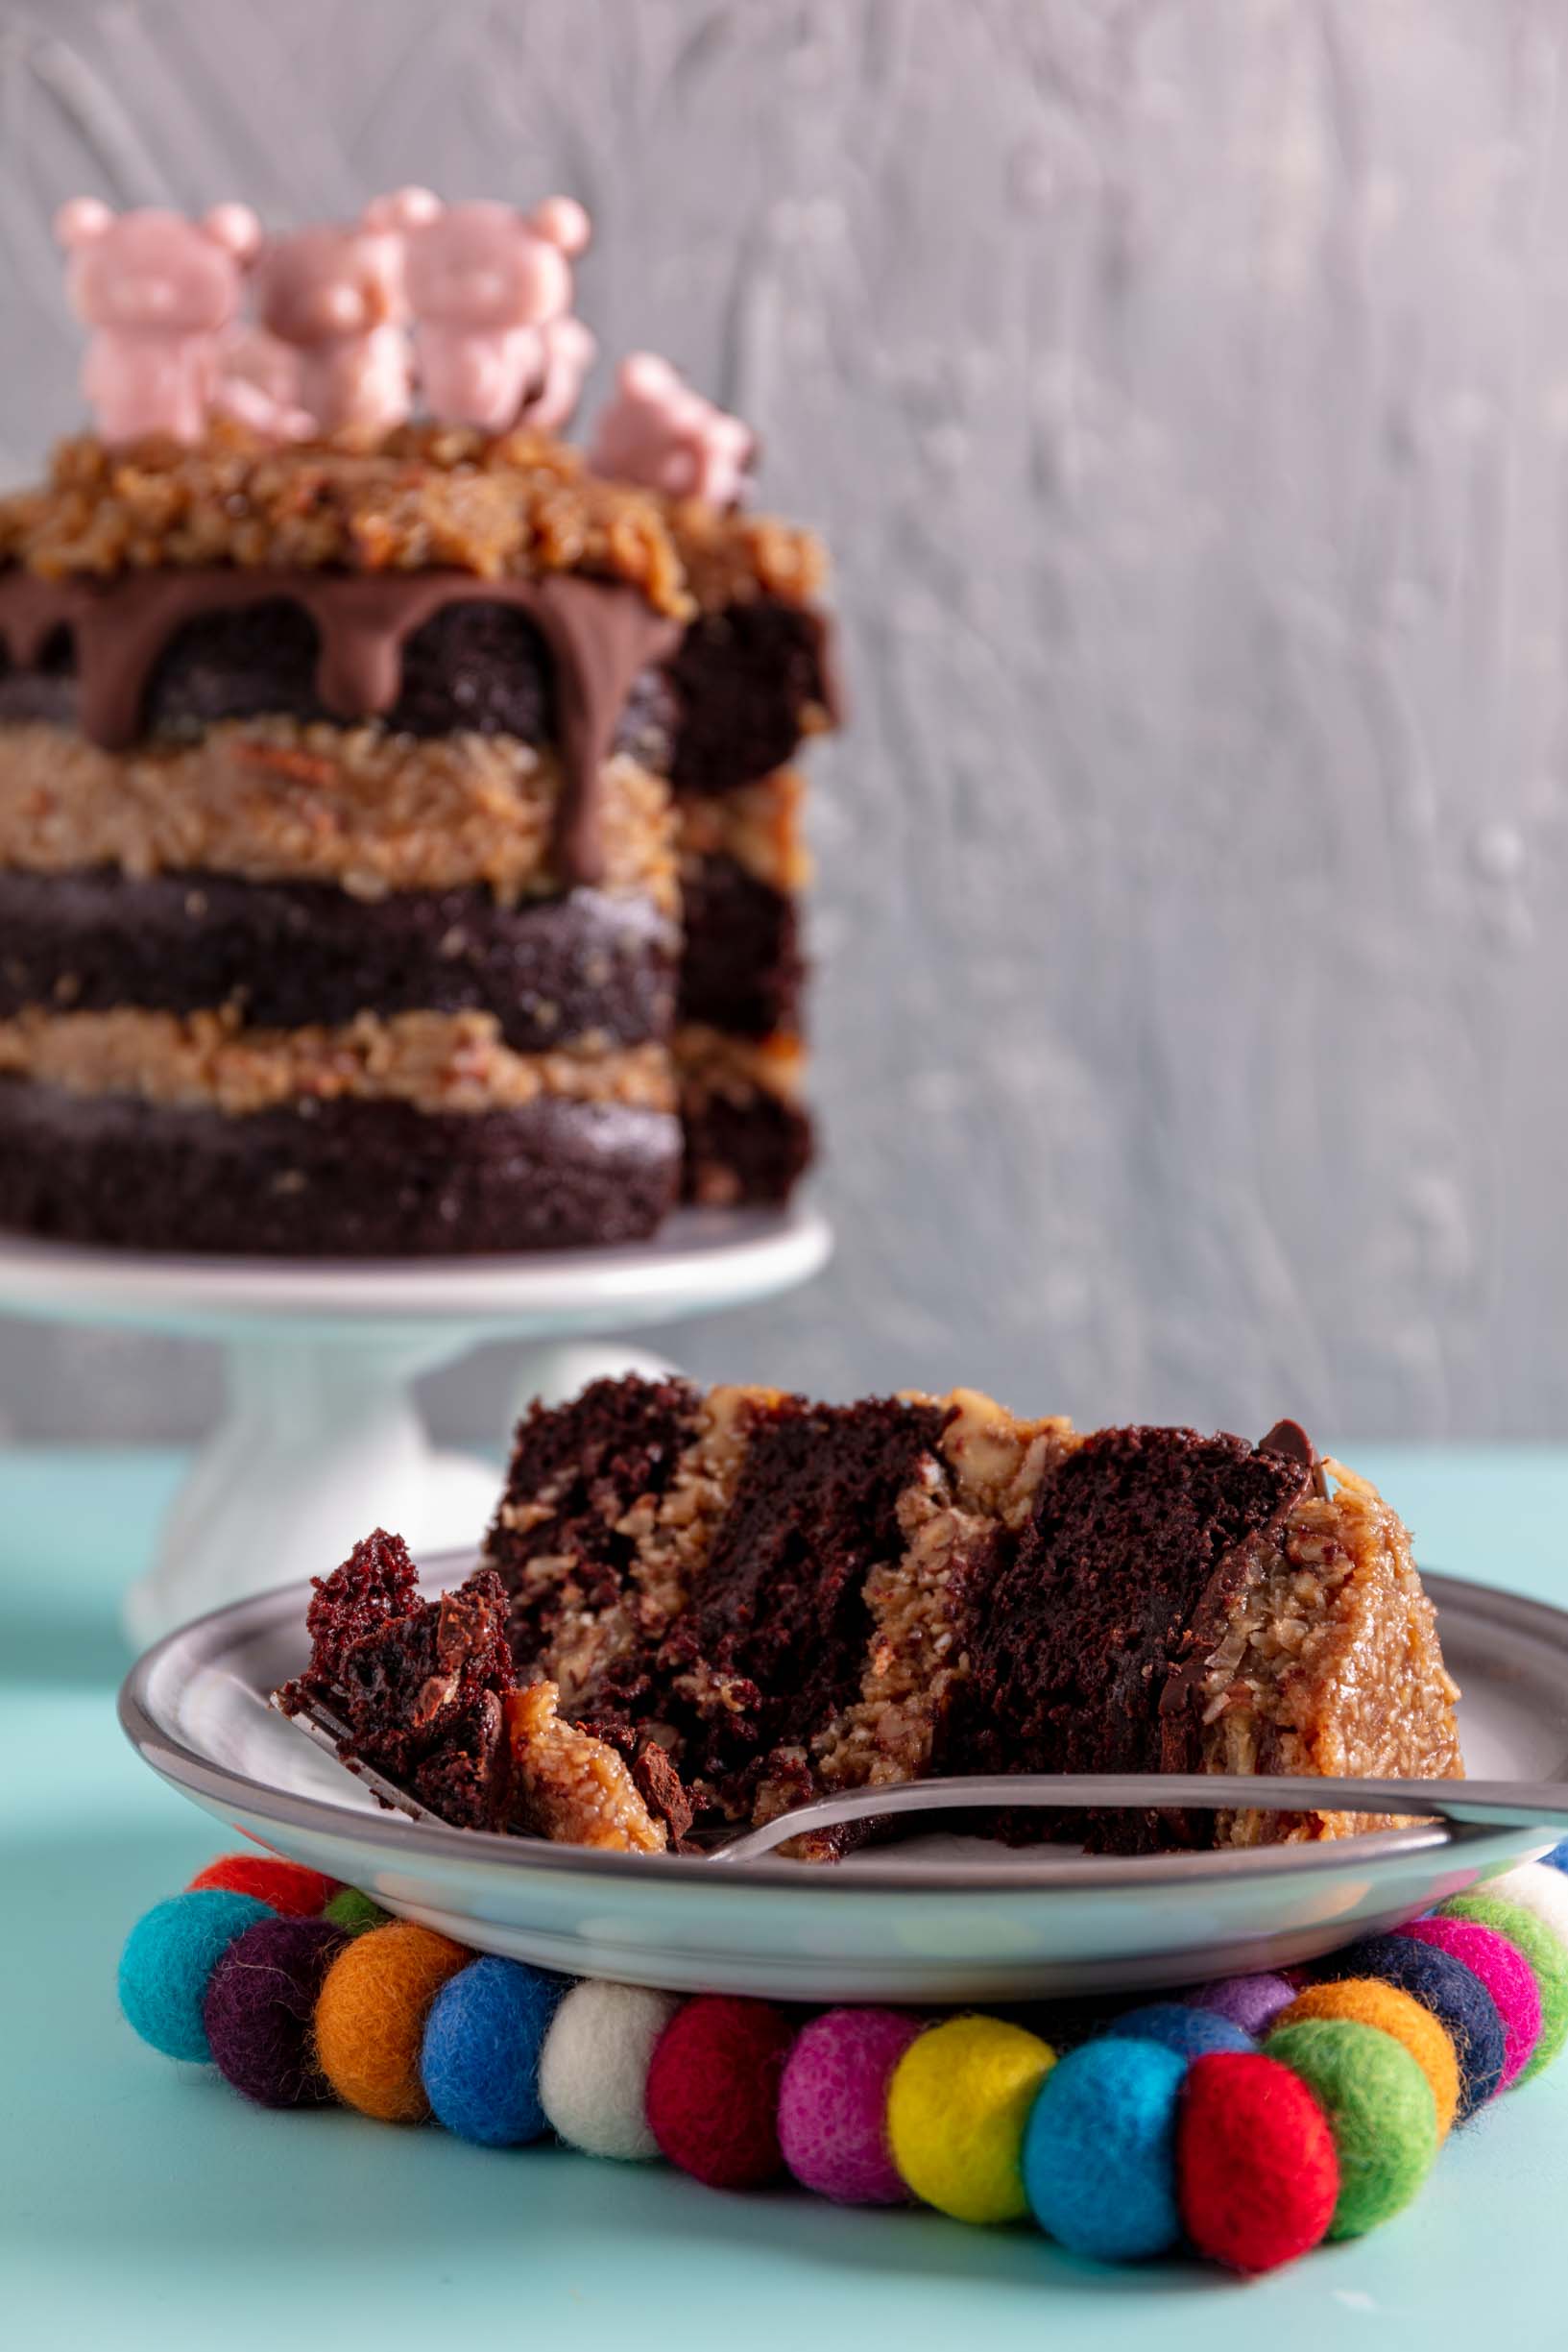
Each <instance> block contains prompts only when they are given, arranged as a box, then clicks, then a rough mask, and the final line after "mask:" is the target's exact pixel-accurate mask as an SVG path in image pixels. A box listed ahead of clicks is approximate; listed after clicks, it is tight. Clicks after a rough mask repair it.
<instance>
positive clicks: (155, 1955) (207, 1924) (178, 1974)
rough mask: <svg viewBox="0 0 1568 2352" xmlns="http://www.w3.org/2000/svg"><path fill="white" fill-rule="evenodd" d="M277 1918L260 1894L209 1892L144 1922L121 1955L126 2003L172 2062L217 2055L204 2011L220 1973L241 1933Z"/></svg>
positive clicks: (158, 1908) (179, 1900)
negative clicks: (215, 1975) (258, 1897)
mask: <svg viewBox="0 0 1568 2352" xmlns="http://www.w3.org/2000/svg"><path fill="white" fill-rule="evenodd" d="M273 1917H275V1913H274V1912H273V1910H272V1909H271V1907H270V1906H269V1905H268V1904H267V1903H258V1902H257V1901H256V1899H255V1897H254V1896H253V1895H232V1894H229V1892H228V1891H227V1890H226V1889H224V1888H221V1887H202V1888H198V1889H197V1890H196V1891H195V1892H193V1893H190V1894H185V1895H171V1896H170V1898H169V1900H168V1902H167V1903H155V1904H154V1905H153V1908H152V1909H151V1910H150V1911H149V1912H147V1914H146V1915H145V1917H143V1918H141V1919H138V1920H137V1922H136V1924H135V1926H134V1927H133V1928H132V1930H131V1933H130V1934H129V1935H128V1936H127V1937H126V1941H125V1950H124V1951H123V1952H121V1954H120V2006H121V2008H122V2009H123V2010H124V2011H125V2014H126V2019H127V2022H128V2023H129V2024H130V2025H133V2026H134V2027H135V2029H136V2031H137V2032H138V2033H139V2034H140V2036H141V2038H142V2040H143V2041H144V2042H151V2044H152V2045H153V2048H154V2049H160V2050H161V2051H162V2052H163V2055H164V2056H165V2057H166V2058H192V2059H195V2060H196V2061H197V2062H198V2063H205V2061H206V2060H208V2059H210V2057H211V2055H212V2050H211V2048H210V2046H209V2044H208V2042H207V2038H206V2025H205V2022H204V2020H203V2016H202V2009H203V2004H204V2003H205V2000H206V1989H207V1986H208V1984H209V1983H210V1982H211V1978H212V1972H213V1970H214V1969H215V1968H216V1967H217V1965H218V1962H219V1961H220V1960H221V1959H222V1958H223V1956H224V1953H225V1952H227V1951H228V1950H229V1945H230V1944H231V1943H233V1941H234V1939H235V1937H236V1936H240V1935H243V1934H244V1932H245V1930H246V1928H253V1927H254V1926H255V1924H256V1922H257V1920H261V1919H272V1918H273Z"/></svg>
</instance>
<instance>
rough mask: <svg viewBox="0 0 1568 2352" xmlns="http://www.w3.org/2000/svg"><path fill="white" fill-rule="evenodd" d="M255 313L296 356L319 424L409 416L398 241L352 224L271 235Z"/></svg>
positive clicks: (331, 426)
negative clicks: (341, 227) (283, 234)
mask: <svg viewBox="0 0 1568 2352" xmlns="http://www.w3.org/2000/svg"><path fill="white" fill-rule="evenodd" d="M255 301H256V312H257V316H258V318H259V319H260V322H261V325H262V326H263V327H265V328H266V330H267V332H268V333H269V334H271V335H275V336H276V337H277V339H278V340H279V341H280V342H283V343H286V344H288V345H289V346H290V347H291V348H292V350H293V351H294V352H295V353H296V354H297V357H298V366H299V380H298V393H299V401H300V405H301V407H302V408H303V409H304V410H305V412H306V413H307V414H308V415H309V416H310V417H311V418H313V419H314V420H315V424H316V427H317V429H318V431H320V432H323V433H337V432H342V431H344V430H345V429H346V428H353V429H356V430H362V431H365V432H367V433H378V432H390V431H391V429H392V427H393V426H394V425H397V424H402V423H403V421H404V419H405V418H406V417H407V415H408V411H409V407H410V403H411V397H412V378H413V366H412V354H411V352H410V348H409V339H408V335H407V332H406V330H405V327H404V325H403V321H404V319H405V317H406V315H407V313H406V306H405V303H404V300H403V290H402V255H401V240H400V239H399V238H398V236H396V235H394V234H392V233H389V232H388V231H385V230H375V229H367V228H364V227H356V228H351V229H339V228H332V227H317V228H311V229H300V230H295V231H294V233H293V234H292V235H289V236H281V237H274V238H272V239H270V240H269V242H268V244H267V245H266V247H265V248H264V250H263V252H262V255H261V259H260V261H259V262H258V264H257V266H256V274H255Z"/></svg>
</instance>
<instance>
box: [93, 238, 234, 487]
mask: <svg viewBox="0 0 1568 2352" xmlns="http://www.w3.org/2000/svg"><path fill="white" fill-rule="evenodd" d="M55 234H56V236H57V238H58V239H59V241H60V244H61V245H62V246H63V247H64V249H65V251H66V252H67V253H68V254H69V255H70V269H69V273H68V276H67V279H66V285H67V290H68V292H69V295H70V299H71V305H72V307H73V309H74V310H75V311H76V314H77V316H78V317H79V318H80V319H82V320H83V321H84V323H85V324H86V325H87V326H88V327H91V329H92V335H91V338H90V340H89V342H88V345H87V354H86V359H85V361H84V366H83V371H82V388H83V390H84V393H85V394H86V396H87V399H88V400H89V401H90V402H91V404H92V407H93V410H94V412H95V414H96V417H97V421H98V429H99V431H100V432H101V434H102V435H103V438H104V439H105V440H106V441H109V442H121V441H137V440H140V439H141V438H142V437H143V436H144V435H148V434H166V435H168V436H170V437H171V438H172V439H174V440H176V441H199V440H200V439H201V438H202V435H203V432H204V431H205V426H206V418H207V410H208V407H209V405H210V403H211V400H212V397H213V394H214V391H215V390H216V386H217V380H218V364H219V362H218V354H219V347H220V343H221V340H222V338H223V335H224V331H225V329H226V328H227V327H229V324H230V322H231V321H232V320H233V318H234V315H235V313H236V311H237V310H238V309H239V303H240V283H241V275H242V271H243V269H244V267H245V265H246V264H247V263H248V262H249V261H250V260H251V259H252V257H253V255H254V254H255V251H256V248H257V246H258V245H259V243H260V241H261V229H260V224H259V223H258V222H257V220H256V217H255V214H254V213H253V212H252V211H251V210H249V208H248V207H247V206H244V205H216V206H213V208H212V210H211V211H210V212H208V213H206V214H205V215H204V217H203V218H202V219H201V220H200V221H191V220H187V219H186V218H185V217H184V215H183V214H182V213H179V212H165V211H161V210H157V209H154V208H151V207H149V208H146V209H143V210H138V211H133V212H119V213H116V212H111V211H110V209H109V206H108V205H104V204H100V203H99V202H98V201H97V199H96V198H95V197H91V196H78V197H76V198H74V199H73V201H72V202H71V203H70V204H67V205H63V206H61V207H60V211H59V212H58V213H57V214H56V216H55Z"/></svg>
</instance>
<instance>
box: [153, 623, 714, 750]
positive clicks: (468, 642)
mask: <svg viewBox="0 0 1568 2352" xmlns="http://www.w3.org/2000/svg"><path fill="white" fill-rule="evenodd" d="M319 654H320V644H319V641H318V638H317V633H316V628H315V624H314V622H313V621H312V620H311V618H310V616H309V615H308V614H307V613H306V612H305V611H304V609H303V608H302V606H301V605H300V604H298V603H296V602H294V601H293V600H292V599H291V598H288V597H282V596H280V597H277V599H275V600H274V601H273V602H271V603H267V604H260V605H252V606H249V607H247V608H246V609H245V610H243V611H240V612H228V613H223V612H219V613H207V614H205V615H203V617H202V618H200V619H198V620H191V621H187V622H186V623H185V625H184V627H183V628H181V629H180V630H179V631H178V632H177V633H176V634H175V636H174V637H173V638H172V639H171V641H170V643H169V644H168V645H167V647H166V648H165V649H164V651H163V653H162V655H161V656H160V658H159V660H158V662H157V665H156V667H154V669H153V672H152V675H151V677H150V678H149V680H148V685H147V692H146V697H145V700H144V703H143V710H142V716H143V723H144V725H145V726H146V728H147V729H148V730H149V731H150V732H152V731H156V730H159V729H164V730H167V729H182V728H186V727H193V726H194V727H206V726H210V725H211V724H212V723H213V722H214V721H215V720H217V719H222V718H251V717H253V716H254V715H256V714H257V713H262V712H266V713H279V714H281V715H284V716H286V717H292V718H302V719H324V720H328V721H330V720H331V719H332V718H333V716H334V714H333V713H332V712H331V711H330V710H328V709H327V707H326V704H325V703H324V702H323V700H322V699H321V696H320V694H319V693H318V691H317V687H316V664H317V660H318V658H319ZM401 659H402V672H401V685H400V689H399V691H398V699H397V701H396V702H395V703H394V704H393V706H392V708H391V709H390V710H389V711H387V712H386V713H384V714H383V716H382V723H383V725H384V726H386V727H387V728H388V729H389V730H390V731H391V732H392V733H394V734H399V735H422V736H425V735H448V734H451V733H452V732H453V731H454V730H456V729H458V728H468V729H470V730H471V731H472V732H473V733H475V734H478V735H514V736H516V737H518V739H519V741H521V742H524V743H551V742H554V741H556V740H557V739H558V737H559V734H560V717H559V713H558V711H557V708H556V685H555V668H554V665H553V663H552V661H551V659H550V654H549V649H548V647H547V646H546V644H545V643H544V640H543V636H542V635H541V633H540V631H539V629H538V628H537V627H536V626H535V624H534V622H533V621H532V620H531V619H530V618H528V616H527V614H525V613H521V612H519V611H518V610H516V609H515V608H514V607H511V606H508V605H505V604H499V603H496V604H488V603H485V602H483V601H474V602H470V603H465V604H452V605H448V606H446V609H445V610H444V611H442V612H438V613H435V614H433V615H432V616H431V618H429V619H428V620H427V621H425V622H424V623H423V624H422V627H420V628H418V629H416V630H414V631H413V632H412V634H411V635H410V636H409V637H408V639H407V640H406V642H405V643H404V645H403V648H402V657H401ZM670 710H671V705H670V697H669V691H668V689H667V688H666V687H665V685H664V683H663V677H662V675H661V673H660V672H659V671H658V670H657V669H645V670H644V671H643V672H642V673H641V675H640V676H639V678H637V679H636V680H634V682H633V685H632V691H631V693H630V696H629V697H628V699H627V702H626V704H625V707H624V709H623V710H622V711H621V713H620V715H619V719H618V721H617V723H616V727H615V734H614V736H613V737H612V739H611V748H612V750H615V751H630V752H632V753H633V754H634V755H635V756H636V757H637V758H638V759H639V761H640V762H641V764H643V765H644V766H651V767H663V766H665V765H666V764H667V763H668V757H669V751H668V745H669V727H670Z"/></svg>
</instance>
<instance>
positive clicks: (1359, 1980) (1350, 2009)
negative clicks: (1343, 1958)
mask: <svg viewBox="0 0 1568 2352" xmlns="http://www.w3.org/2000/svg"><path fill="white" fill-rule="evenodd" d="M1304 2017H1339V2018H1348V2019H1349V2020H1350V2023H1351V2024H1352V2025H1375V2026H1376V2027H1377V2028H1378V2031H1379V2032H1380V2033H1387V2034H1391V2035H1392V2036H1393V2039H1394V2040H1395V2041H1396V2042H1403V2044H1404V2045H1405V2048H1406V2049H1408V2050H1409V2051H1410V2053H1411V2057H1412V2058H1413V2059H1414V2060H1415V2063H1416V2065H1417V2066H1418V2067H1419V2068H1420V2070H1421V2072H1422V2073H1423V2074H1424V2075H1425V2076H1426V2078H1427V2081H1428V2082H1429V2083H1430V2084H1431V2086H1432V2097H1433V2100H1434V2103H1435V2106H1436V2109H1437V2137H1438V2139H1439V2140H1446V2139H1447V2137H1448V2132H1449V2126H1450V2125H1451V2124H1452V2122H1453V2121H1454V2118H1455V2115H1456V2114H1457V2113H1458V2110H1459V2059H1458V2058H1457V2057H1456V2055H1455V2053H1454V2045H1453V2043H1452V2042H1451V2041H1450V2040H1449V2038H1448V2036H1447V2034H1446V2033H1444V2031H1443V2029H1442V2027H1441V2025H1438V2023H1437V2020H1436V2019H1435V2017H1434V2016H1433V2014H1432V2011H1431V2010H1430V2009H1424V2008H1423V2007H1422V2006H1421V2003H1420V2002H1419V2001H1418V2000H1412V1999H1411V1995H1410V1994H1409V1993H1402V1992H1400V1990H1399V1988H1398V1986H1397V1985H1392V1984H1381V1983H1379V1981H1378V1980H1377V1978H1376V1977H1374V1976H1347V1977H1344V1978H1342V1979H1341V1980H1340V1982H1339V1983H1338V1984H1312V1985H1309V1986H1308V1987H1307V1990H1306V1991H1305V1992H1304V1993H1302V1994H1300V1995H1298V1996H1297V1998H1296V1999H1295V2000H1293V2001H1292V2002H1291V2006H1290V2007H1289V2008H1288V2009H1287V2010H1285V2011H1284V2013H1283V2014H1282V2015H1281V2016H1279V2017H1276V2018H1275V2020H1274V2024H1275V2025H1276V2026H1277V2025H1297V2024H1298V2023H1299V2022H1300V2020H1301V2019H1302V2018H1304Z"/></svg>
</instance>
